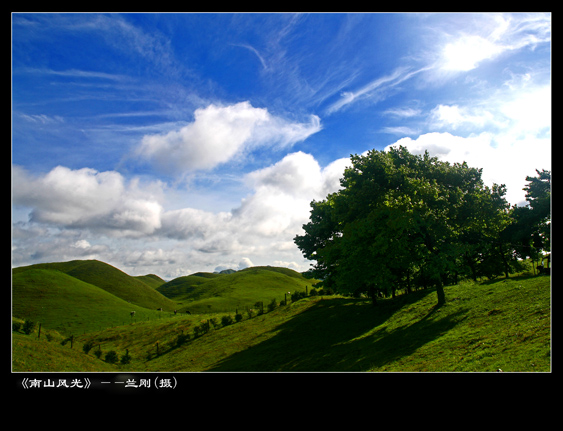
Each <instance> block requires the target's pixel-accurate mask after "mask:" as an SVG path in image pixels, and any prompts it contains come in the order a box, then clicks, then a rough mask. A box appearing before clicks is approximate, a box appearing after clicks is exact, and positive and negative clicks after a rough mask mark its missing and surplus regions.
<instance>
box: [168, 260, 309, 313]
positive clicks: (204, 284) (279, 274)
mask: <svg viewBox="0 0 563 431" xmlns="http://www.w3.org/2000/svg"><path fill="white" fill-rule="evenodd" d="M215 275H216V276H214V277H207V278H206V277H204V276H202V275H201V274H200V273H198V274H193V275H190V276H187V277H180V278H179V279H175V280H172V281H170V282H168V283H166V284H163V285H162V286H160V287H159V289H158V290H159V291H160V292H161V293H163V294H164V295H166V296H169V297H170V298H173V299H174V300H175V301H177V302H178V303H180V302H181V303H182V306H181V308H180V310H184V309H189V310H190V311H192V312H193V311H196V312H212V311H213V312H227V311H235V310H236V309H244V308H246V307H250V308H252V307H254V304H255V303H256V302H259V301H260V302H263V303H264V306H266V305H267V303H269V302H271V301H272V300H275V301H276V302H277V303H279V302H281V301H282V300H284V299H285V298H286V294H288V293H289V292H291V293H293V292H296V291H300V292H303V293H305V291H306V290H310V289H311V287H312V285H313V284H314V283H315V282H316V280H308V279H306V278H305V277H303V276H302V275H301V274H299V273H297V272H295V271H292V270H290V269H287V268H276V267H252V268H247V269H244V270H241V271H237V272H234V273H231V274H221V275H220V274H215ZM290 295H291V294H290ZM290 295H288V296H290Z"/></svg>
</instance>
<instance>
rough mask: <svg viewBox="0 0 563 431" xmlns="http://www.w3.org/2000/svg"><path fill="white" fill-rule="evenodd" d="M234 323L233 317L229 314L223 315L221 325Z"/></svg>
mask: <svg viewBox="0 0 563 431" xmlns="http://www.w3.org/2000/svg"><path fill="white" fill-rule="evenodd" d="M232 324H233V318H232V317H231V316H229V315H225V316H223V317H221V325H223V326H228V325H232Z"/></svg>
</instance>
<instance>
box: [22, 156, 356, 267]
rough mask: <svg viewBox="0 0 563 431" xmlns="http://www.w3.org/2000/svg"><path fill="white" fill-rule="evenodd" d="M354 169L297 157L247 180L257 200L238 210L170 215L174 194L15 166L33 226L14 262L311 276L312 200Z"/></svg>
mask: <svg viewBox="0 0 563 431" xmlns="http://www.w3.org/2000/svg"><path fill="white" fill-rule="evenodd" d="M348 164H349V159H339V160H336V161H335V162H333V163H331V164H330V165H328V166H326V167H324V168H323V167H321V166H320V165H319V163H318V162H317V161H316V160H315V159H314V157H312V156H311V155H310V154H305V153H303V152H295V153H291V154H288V155H287V156H286V157H284V158H283V159H282V160H280V161H279V162H278V163H275V164H273V165H271V166H269V167H267V168H264V169H261V170H257V171H255V172H252V173H249V174H247V175H246V177H245V178H244V181H245V182H246V184H247V186H248V187H250V188H251V190H252V192H251V193H250V194H249V195H248V196H247V197H246V198H244V199H242V200H241V201H240V202H239V204H238V205H237V207H236V208H234V209H233V210H232V211H229V212H227V211H221V212H214V211H205V210H202V209H198V208H192V207H190V206H189V205H186V206H185V207H182V208H176V209H166V208H165V202H167V199H166V197H167V194H168V193H170V192H173V195H174V196H177V195H178V193H179V190H172V191H171V190H169V189H168V188H165V187H163V186H162V184H160V183H140V182H139V181H136V180H129V181H126V180H125V179H124V178H123V177H122V176H121V175H120V174H119V173H117V172H113V171H109V172H97V171H95V170H93V169H79V170H72V169H68V168H64V167H57V168H55V169H53V170H52V171H51V172H49V173H47V174H45V175H42V176H37V177H32V176H31V175H29V174H28V173H27V172H25V171H24V170H23V169H21V168H19V167H17V166H15V167H14V183H13V184H14V192H13V194H14V205H15V207H16V208H18V207H25V208H27V211H28V213H29V214H30V218H29V220H26V221H16V223H15V224H14V231H13V241H14V242H13V244H14V250H13V259H14V262H15V263H16V264H19V265H21V264H29V263H34V262H36V261H38V260H39V261H56V260H67V259H69V258H97V259H100V260H103V261H107V262H108V263H112V264H114V265H116V266H117V267H119V268H121V269H123V270H126V271H128V273H133V274H142V273H150V272H154V273H157V274H159V275H161V276H163V277H168V278H170V277H173V276H178V275H186V273H189V271H192V272H195V271H201V270H214V269H215V268H217V267H230V268H235V269H236V268H242V267H243V266H244V265H248V266H252V265H254V264H257V265H264V264H272V262H274V261H277V262H290V263H291V265H292V267H294V268H298V267H300V268H301V269H302V270H305V269H307V268H308V263H307V262H306V261H305V260H304V259H303V257H302V255H301V253H300V252H299V250H298V249H297V247H296V246H295V244H294V243H293V238H294V237H295V235H296V234H298V233H299V232H301V229H302V225H303V224H304V223H306V222H307V220H308V218H309V212H310V206H309V204H310V202H311V201H312V200H313V199H323V198H325V197H326V195H327V194H328V193H331V192H334V191H336V190H337V189H338V188H339V187H340V182H339V179H340V177H341V176H342V174H343V171H344V168H345V167H346V165H348ZM185 193H186V194H187V195H189V191H186V192H185ZM188 197H189V196H188ZM174 204H176V203H174ZM20 218H21V217H20ZM38 236H39V237H40V239H38ZM118 240H119V241H118Z"/></svg>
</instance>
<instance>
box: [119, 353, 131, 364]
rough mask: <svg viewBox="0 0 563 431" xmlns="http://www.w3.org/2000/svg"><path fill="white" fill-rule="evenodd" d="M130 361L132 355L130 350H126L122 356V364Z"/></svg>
mask: <svg viewBox="0 0 563 431" xmlns="http://www.w3.org/2000/svg"><path fill="white" fill-rule="evenodd" d="M129 362H131V355H129V350H127V349H126V350H125V355H123V356H122V357H121V363H122V364H124V365H125V364H128V363H129Z"/></svg>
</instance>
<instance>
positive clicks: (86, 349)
mask: <svg viewBox="0 0 563 431" xmlns="http://www.w3.org/2000/svg"><path fill="white" fill-rule="evenodd" d="M93 347H94V342H93V341H88V342H87V343H86V344H84V345H83V346H82V350H83V351H84V353H86V354H88V352H89V351H90V350H92V348H93Z"/></svg>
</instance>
